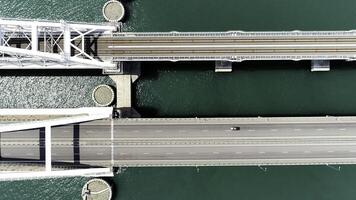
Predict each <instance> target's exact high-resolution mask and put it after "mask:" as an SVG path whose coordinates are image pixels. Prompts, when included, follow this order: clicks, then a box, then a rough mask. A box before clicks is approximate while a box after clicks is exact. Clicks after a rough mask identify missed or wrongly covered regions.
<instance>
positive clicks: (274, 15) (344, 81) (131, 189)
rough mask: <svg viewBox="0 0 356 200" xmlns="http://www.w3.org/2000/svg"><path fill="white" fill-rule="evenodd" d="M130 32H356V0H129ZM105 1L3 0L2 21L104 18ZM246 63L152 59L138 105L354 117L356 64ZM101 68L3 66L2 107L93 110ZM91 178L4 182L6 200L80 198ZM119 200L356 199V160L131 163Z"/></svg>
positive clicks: (1, 193) (182, 112)
mask: <svg viewBox="0 0 356 200" xmlns="http://www.w3.org/2000/svg"><path fill="white" fill-rule="evenodd" d="M123 2H124V4H125V7H126V8H127V14H128V15H127V17H126V19H125V24H124V29H125V30H127V31H228V30H246V31H247V30H250V31H252V30H256V31H262V30H265V31H270V30H351V29H356V12H355V8H356V1H353V0H339V1H334V0H312V1H311V0H299V1H294V0H269V1H266V0H224V1H216V0H204V1H203V0H169V1H167V0H125V1H124V0H123ZM104 3H105V0H77V1H73V0H0V5H1V7H0V17H6V18H33V19H49V20H60V19H64V20H69V21H86V22H102V21H103V17H102V15H101V7H102V5H103V4H104ZM309 64H310V63H308V62H245V63H238V64H234V69H233V70H234V71H233V73H228V74H217V73H214V72H213V70H214V63H211V62H198V63H190V62H184V63H168V62H164V63H143V64H142V65H143V76H142V77H141V78H140V79H139V80H138V81H137V82H136V83H135V87H134V95H135V102H134V104H135V106H136V108H137V110H139V111H140V112H141V113H142V114H143V116H146V117H188V116H189V117H195V116H300V115H309V116H310V115H355V114H356V104H355V102H356V84H355V80H356V65H355V63H353V62H332V71H331V72H328V73H311V72H310V68H309ZM102 83H107V84H112V82H111V81H110V80H109V79H108V78H107V77H106V76H101V75H100V72H93V71H85V72H75V71H74V72H73V71H71V72H63V71H51V72H39V71H26V72H18V71H0V107H1V108H42V107H80V106H92V105H93V103H92V102H91V100H90V92H91V91H92V89H93V88H94V87H95V86H96V85H97V84H102ZM87 180H88V179H87V178H70V179H50V180H35V181H14V182H0V200H3V199H4V200H8V199H9V200H13V199H14V200H15V199H16V200H17V199H51V200H52V199H61V200H62V199H65V200H67V199H68V200H71V199H80V191H81V187H82V185H83V184H84V183H85V181H87ZM112 181H113V182H114V183H115V188H114V190H115V199H120V200H161V199H162V200H168V199H173V200H175V199H177V200H182V199H184V200H207V199H214V200H215V199H216V200H225V199H226V200H227V199H241V200H257V199H268V200H284V199H292V200H294V199H295V200H300V199H307V200H308V199H310V200H316V199H317V200H318V199H330V200H334V199H342V200H347V199H350V200H351V199H355V198H356V190H355V185H356V166H352V165H351V166H341V168H339V166H328V167H327V166H290V167H267V168H265V167H263V166H261V167H200V168H199V167H197V168H129V169H125V170H124V172H123V173H121V174H119V175H117V176H115V177H114V178H113V179H112Z"/></svg>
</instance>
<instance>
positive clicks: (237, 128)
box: [230, 126, 240, 131]
mask: <svg viewBox="0 0 356 200" xmlns="http://www.w3.org/2000/svg"><path fill="white" fill-rule="evenodd" d="M230 130H232V131H239V130H240V127H238V126H233V127H231V128H230Z"/></svg>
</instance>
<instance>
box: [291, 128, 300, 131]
mask: <svg viewBox="0 0 356 200" xmlns="http://www.w3.org/2000/svg"><path fill="white" fill-rule="evenodd" d="M301 130H302V129H300V128H295V129H293V131H301Z"/></svg>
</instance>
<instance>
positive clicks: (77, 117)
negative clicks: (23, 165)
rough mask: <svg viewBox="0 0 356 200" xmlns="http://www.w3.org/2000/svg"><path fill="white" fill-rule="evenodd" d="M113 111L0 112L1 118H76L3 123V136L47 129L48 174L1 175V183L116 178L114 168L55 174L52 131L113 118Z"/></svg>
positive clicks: (46, 172) (51, 110) (64, 171)
mask: <svg viewBox="0 0 356 200" xmlns="http://www.w3.org/2000/svg"><path fill="white" fill-rule="evenodd" d="M112 112H113V108H111V107H105V108H99V107H96V108H75V109H0V116H1V115H3V116H7V115H9V116H10V115H11V116H16V115H21V116H24V115H29V116H31V115H61V116H62V115H68V116H69V115H72V116H69V117H65V118H58V119H50V120H42V121H32V122H23V123H10V124H0V133H2V132H11V131H20V130H28V129H36V128H43V127H44V128H45V151H46V153H45V155H46V156H45V163H46V164H45V171H42V172H0V181H7V180H24V179H39V178H52V177H71V176H89V177H90V176H94V177H98V176H113V172H112V169H111V168H92V169H76V170H63V171H52V149H51V146H52V145H51V138H52V132H51V129H52V127H53V126H60V125H66V124H74V123H80V122H86V121H92V120H99V119H106V118H111V117H112Z"/></svg>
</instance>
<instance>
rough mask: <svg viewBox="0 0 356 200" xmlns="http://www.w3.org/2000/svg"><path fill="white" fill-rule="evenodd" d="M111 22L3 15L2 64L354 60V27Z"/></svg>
mask: <svg viewBox="0 0 356 200" xmlns="http://www.w3.org/2000/svg"><path fill="white" fill-rule="evenodd" d="M119 30H120V29H119V27H116V26H115V25H112V24H111V25H110V24H109V25H107V24H80V23H67V22H63V21H62V22H48V21H30V20H27V21H19V20H11V19H10V20H0V52H2V58H1V59H0V66H1V68H2V69H9V68H14V69H33V68H47V69H49V68H52V69H53V68H54V69H57V68H78V69H86V68H98V69H106V70H112V69H118V68H120V64H119V63H121V62H123V61H224V62H225V61H228V62H241V61H245V60H295V61H298V60H316V61H320V60H326V61H329V60H355V59H356V31H355V30H351V31H281V32H244V31H227V32H147V33H145V32H141V33H140V32H119Z"/></svg>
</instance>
